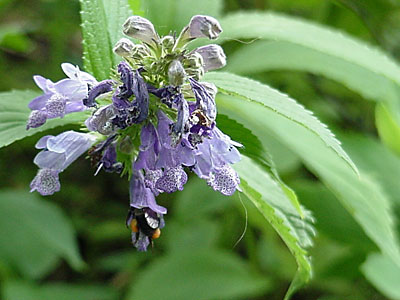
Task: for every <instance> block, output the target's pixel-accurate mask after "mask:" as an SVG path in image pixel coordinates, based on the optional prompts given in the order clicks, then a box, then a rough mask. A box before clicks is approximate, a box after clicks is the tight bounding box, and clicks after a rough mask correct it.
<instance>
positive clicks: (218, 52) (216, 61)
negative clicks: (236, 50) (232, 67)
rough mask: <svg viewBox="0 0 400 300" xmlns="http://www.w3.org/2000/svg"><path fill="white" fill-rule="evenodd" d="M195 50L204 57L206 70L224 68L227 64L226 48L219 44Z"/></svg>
mask: <svg viewBox="0 0 400 300" xmlns="http://www.w3.org/2000/svg"><path fill="white" fill-rule="evenodd" d="M195 52H197V53H199V54H200V55H201V56H202V57H203V67H204V71H205V72H208V71H212V70H216V69H219V68H222V67H224V66H225V65H226V56H225V53H224V50H223V49H222V47H221V46H219V45H214V44H212V45H207V46H203V47H200V48H197V49H196V50H195Z"/></svg>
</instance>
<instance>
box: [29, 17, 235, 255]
mask: <svg viewBox="0 0 400 300" xmlns="http://www.w3.org/2000/svg"><path fill="white" fill-rule="evenodd" d="M123 32H124V33H125V34H126V35H127V36H129V37H131V38H134V39H136V40H139V43H137V44H134V43H133V42H132V41H131V40H130V39H128V38H123V39H121V40H120V41H119V42H117V44H116V45H115V46H114V48H113V50H114V52H115V53H116V54H118V55H120V56H121V57H122V58H123V60H122V62H120V63H119V64H118V66H117V67H116V70H115V72H114V75H113V76H112V78H109V79H107V80H103V81H101V82H97V81H96V80H95V79H94V78H93V77H92V76H91V75H90V74H88V73H85V72H82V71H80V70H79V68H77V67H74V66H72V65H70V64H63V65H62V68H63V70H64V72H65V74H66V75H67V76H68V77H69V78H67V79H63V80H61V81H59V82H57V83H53V82H51V81H50V80H48V79H45V78H43V77H40V76H35V77H34V80H35V82H36V83H37V85H38V86H39V87H40V88H41V89H42V90H43V92H44V94H43V95H42V96H39V97H37V98H35V99H33V100H32V101H31V103H30V104H29V107H30V108H31V109H32V113H31V115H30V117H29V120H28V123H27V129H29V128H36V127H39V126H41V125H43V124H44V123H45V122H46V120H47V119H49V118H55V117H63V116H64V115H65V114H68V113H72V112H76V111H82V110H90V111H91V112H92V114H91V116H90V117H89V118H88V119H87V120H86V121H85V125H86V127H87V133H78V132H73V131H68V132H64V133H62V134H60V135H58V136H56V137H53V136H46V137H43V138H42V139H40V140H39V142H38V143H37V145H36V147H37V148H38V149H42V151H41V152H40V153H39V154H38V155H37V156H36V158H35V161H34V162H35V163H36V164H37V165H38V166H39V168H40V169H39V171H38V174H37V175H36V177H35V178H34V179H33V181H32V183H31V189H32V191H34V190H36V191H38V192H39V193H41V194H42V195H51V194H53V193H54V192H57V191H59V189H60V182H59V177H58V176H59V173H60V172H62V171H63V170H64V169H65V168H66V167H67V166H68V165H69V164H71V163H72V162H73V161H74V160H75V159H76V158H78V157H79V156H80V155H82V154H83V153H84V152H86V151H87V150H89V151H88V153H89V157H90V159H91V162H92V165H93V167H95V174H97V173H98V172H100V171H101V170H104V171H106V172H116V173H121V174H122V175H124V174H127V175H128V177H129V179H130V189H129V191H130V209H129V214H128V217H127V220H126V222H127V226H128V227H129V228H131V230H132V243H133V245H134V246H135V247H136V248H137V249H138V250H139V251H145V250H146V249H147V247H148V246H149V245H150V244H152V241H153V239H156V238H158V237H159V236H160V233H161V231H160V229H161V228H162V227H163V226H164V218H163V217H164V215H165V214H166V213H167V209H166V208H165V207H162V206H160V205H158V204H157V203H156V196H158V195H159V194H160V193H173V192H176V191H178V190H183V188H184V185H185V184H186V182H187V180H188V176H187V173H186V172H188V171H192V172H194V173H195V174H197V175H198V176H199V177H200V178H203V179H205V180H206V181H207V183H208V184H209V186H210V187H212V188H213V189H214V190H216V191H219V192H221V193H222V194H224V195H227V196H230V195H232V194H233V193H234V192H235V191H236V190H237V189H238V186H239V183H240V181H239V177H238V175H237V174H236V172H235V171H234V170H233V168H232V166H231V165H232V164H234V163H236V162H238V161H239V160H240V154H239V152H238V150H237V147H240V146H241V145H240V144H238V143H236V142H234V141H232V140H231V139H230V137H229V136H227V135H225V134H224V133H223V132H222V131H221V130H219V129H218V127H217V125H216V121H215V119H216V116H217V108H216V105H215V95H216V93H217V89H216V87H215V86H214V85H213V84H212V83H207V82H202V81H201V77H202V76H203V75H204V73H205V72H207V71H209V70H215V69H218V68H221V67H223V66H224V65H225V64H226V57H225V54H224V52H223V50H222V48H221V47H220V46H218V45H208V46H204V47H200V48H198V49H195V50H194V51H191V52H189V51H188V50H187V49H186V45H187V43H188V42H190V41H192V40H193V39H195V38H202V37H206V38H209V39H215V38H217V37H218V35H219V34H220V33H221V32H222V29H221V26H220V25H219V23H218V21H217V20H216V19H214V18H212V17H208V16H194V17H193V18H192V19H191V21H190V23H189V24H188V25H187V26H186V27H185V28H184V29H183V30H182V32H181V34H180V35H179V37H178V38H175V36H172V35H167V36H164V37H159V35H158V34H157V32H156V31H155V29H154V26H153V24H151V22H150V21H148V20H146V19H144V18H142V17H139V16H132V17H130V18H128V19H127V21H126V22H125V23H124V25H123Z"/></svg>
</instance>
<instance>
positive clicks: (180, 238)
mask: <svg viewBox="0 0 400 300" xmlns="http://www.w3.org/2000/svg"><path fill="white" fill-rule="evenodd" d="M142 2H144V1H142ZM146 2H147V4H143V3H142V6H139V5H138V4H137V3H136V2H135V1H131V3H130V4H131V6H132V8H133V9H134V11H135V8H136V11H140V13H141V14H144V15H145V16H148V17H149V18H150V19H151V20H152V21H154V22H155V24H156V28H157V29H158V30H159V31H160V32H163V31H164V32H163V33H167V32H168V28H166V26H163V25H162V24H163V22H164V20H166V19H168V20H169V21H168V22H169V23H168V24H174V25H176V26H177V28H180V27H182V26H184V25H185V24H186V23H187V22H188V21H189V18H187V17H186V16H184V17H183V15H184V14H182V15H179V14H176V15H175V16H174V11H172V12H171V11H170V10H168V9H167V8H165V7H163V1H159V0H151V1H146ZM177 3H178V4H179V5H197V6H198V8H199V11H198V13H202V10H204V9H205V10H206V11H209V10H212V11H215V14H214V15H215V16H216V17H218V16H219V15H225V14H227V13H229V12H233V11H239V10H263V11H268V10H273V11H276V12H282V13H285V14H289V15H293V16H299V17H302V18H305V19H308V20H312V21H315V22H317V23H321V24H325V25H328V26H331V27H335V28H337V29H340V30H342V31H344V32H347V33H349V34H351V35H352V36H356V37H358V38H360V39H362V40H365V41H368V42H369V43H371V44H375V45H378V46H380V47H381V48H383V49H385V50H386V51H387V52H388V53H390V54H392V56H394V57H397V58H400V55H399V53H400V52H399V49H400V7H399V3H398V2H397V1H396V0H392V1H390V0H368V1H357V0H340V1H322V0H296V1H291V0H225V1H221V2H219V1H215V2H214V1H211V0H210V1H204V2H203V1H197V2H196V1H184V0H182V1H177ZM195 3H196V4H195ZM146 5H147V6H146ZM179 5H177V7H178V8H179ZM149 7H152V9H151V10H149ZM205 7H206V8H205ZM178 8H176V7H175V9H178ZM180 16H181V17H180ZM79 23H80V17H79V2H78V1H75V0H68V1H65V0H24V1H22V0H21V1H17V0H14V1H13V0H0V78H1V80H0V91H8V90H10V89H36V90H37V88H36V87H35V85H34V83H33V80H32V76H33V75H35V74H40V75H42V76H44V77H47V78H50V79H52V80H53V81H56V80H59V79H61V78H62V77H63V74H62V71H61V68H60V64H61V63H62V62H71V63H73V64H77V65H80V66H82V60H81V53H82V46H81V39H82V37H81V33H80V25H79ZM258 42H259V41H244V42H243V41H242V42H238V41H226V42H225V43H224V44H223V47H224V49H225V51H226V53H227V56H228V70H229V59H230V57H232V56H234V55H238V53H239V52H238V51H239V50H242V49H244V48H245V47H246V46H247V45H248V44H256V43H258ZM236 58H237V57H236ZM240 59H241V60H242V61H243V64H246V59H247V57H246V56H243V57H240ZM239 69H240V68H239ZM241 74H244V75H246V76H250V77H252V78H255V79H257V80H259V81H262V82H265V83H267V84H268V85H270V86H272V87H275V88H277V89H279V90H281V91H282V92H285V93H287V94H289V95H290V96H291V97H293V98H294V99H297V100H298V101H299V102H301V103H302V104H303V105H305V106H306V107H307V108H308V109H310V110H312V111H314V112H315V114H316V115H317V116H318V117H319V118H320V119H321V120H322V121H323V122H324V123H326V124H328V125H329V127H330V128H331V129H332V130H333V131H334V132H335V133H336V134H337V135H338V137H339V139H340V140H342V141H343V144H344V148H345V150H346V151H348V153H349V154H350V156H351V157H352V159H353V160H354V161H355V162H356V164H357V165H358V166H359V167H360V168H362V169H363V170H365V171H366V172H367V173H368V174H369V175H370V177H371V179H372V180H376V181H377V182H379V183H381V184H382V186H383V187H384V189H385V193H387V194H388V197H389V198H390V200H392V203H393V204H392V205H393V207H394V208H395V209H396V211H397V212H398V213H399V215H400V209H399V204H400V196H398V182H399V180H400V159H399V157H398V156H397V155H396V154H395V151H392V152H391V151H390V150H389V149H388V148H387V147H385V146H384V145H383V144H382V143H381V142H379V140H378V134H377V129H376V127H375V103H372V102H368V101H365V99H363V98H361V96H359V95H357V94H355V93H354V92H352V91H350V90H349V89H347V88H346V87H344V86H342V85H340V84H338V83H336V82H333V81H331V80H328V79H325V78H323V77H321V76H316V75H313V74H309V73H305V72H299V71H290V70H276V71H268V72H265V71H263V70H262V69H257V70H254V71H249V70H246V71H244V72H241ZM71 128H73V129H78V128H77V127H75V128H74V127H71ZM66 129H67V128H66V127H64V128H58V129H55V130H52V131H51V132H49V133H51V134H57V133H59V132H62V131H64V130H66ZM225 130H226V131H227V133H229V128H226V129H225ZM40 136H41V135H35V136H32V137H29V138H26V139H25V140H23V141H18V142H16V143H14V144H12V145H11V146H8V147H6V148H2V149H0V299H4V300H47V299H61V300H63V299H65V300H70V299H71V300H72V299H73V300H80V299H82V300H114V299H124V300H125V299H126V300H134V299H135V300H142V299H143V300H152V299H160V300H163V299H176V300H179V299H188V300H189V299H199V300H206V299H210V300H211V299H254V300H256V299H271V300H275V299H276V300H278V299H283V297H284V295H285V292H286V290H287V288H288V286H289V284H290V282H291V280H292V278H293V276H294V274H295V271H296V264H295V261H294V259H293V257H292V255H291V254H290V253H289V251H288V250H287V248H286V246H285V245H284V244H283V242H282V241H281V239H280V238H279V237H278V236H277V234H276V233H275V231H274V230H273V229H272V227H271V226H270V225H269V224H268V223H267V222H266V221H265V219H264V218H263V217H262V216H261V215H260V213H259V212H258V211H257V210H256V209H255V208H254V207H253V205H252V203H251V202H250V201H247V199H246V198H245V197H244V196H242V197H241V199H239V197H238V194H236V195H235V196H234V197H230V198H229V197H224V196H221V195H220V194H218V193H215V192H213V191H212V190H211V189H210V188H209V187H208V186H207V185H206V183H205V182H203V181H200V180H198V179H197V178H196V177H194V176H192V177H191V178H190V180H189V182H188V184H187V185H186V186H185V190H184V191H183V192H179V193H174V194H172V195H163V197H160V199H159V203H160V204H161V205H164V206H166V207H168V210H169V213H168V215H167V217H166V224H167V226H166V227H165V228H164V229H163V231H162V236H161V238H160V239H159V240H156V241H155V247H154V248H153V249H150V250H149V251H148V252H147V253H138V252H136V251H135V250H134V249H133V248H132V247H131V244H130V232H129V230H128V229H126V227H125V224H124V221H125V217H126V214H127V208H128V203H129V195H128V181H127V180H125V179H121V178H119V177H118V176H117V175H115V174H105V173H100V174H99V175H98V176H96V177H93V173H94V170H93V169H91V168H90V164H89V163H88V161H87V160H85V158H84V157H82V158H80V159H79V160H78V161H77V162H75V163H74V164H73V165H71V166H70V167H69V168H68V169H67V170H66V171H65V172H63V173H62V174H61V176H60V179H61V184H62V190H61V192H59V193H57V194H55V195H54V196H51V197H48V198H43V197H40V196H38V195H37V194H29V193H28V190H29V183H30V181H31V179H32V178H33V177H34V176H35V174H36V171H37V168H36V166H35V165H34V164H33V162H32V160H33V158H34V156H35V155H36V153H37V150H35V149H34V144H35V142H36V141H37V140H38V139H39V137H40ZM390 143H392V144H393V143H394V146H392V147H391V148H392V149H396V147H397V146H396V145H397V143H398V141H389V142H388V143H387V144H390ZM389 146H390V145H389ZM270 151H271V152H272V154H273V156H274V160H275V162H276V164H277V166H278V169H279V171H280V174H281V175H282V178H283V179H284V181H285V182H286V183H287V184H288V185H289V186H291V187H292V188H294V189H295V191H296V192H297V194H298V196H299V199H300V201H301V203H302V204H303V205H304V206H305V207H307V208H308V209H310V210H311V211H312V212H313V214H314V217H315V220H316V228H317V231H318V233H317V235H316V237H315V239H314V247H312V248H311V249H310V253H311V255H312V257H313V258H312V262H313V266H314V277H313V279H312V281H311V282H310V284H309V285H307V286H306V287H305V288H303V289H302V290H300V291H299V292H298V293H297V294H296V295H295V296H294V297H293V299H296V300H297V299H299V300H303V299H304V300H314V299H319V300H335V299H336V300H339V299H349V300H358V299H360V300H363V299H365V300H383V299H395V297H394V296H392V297H393V298H389V297H391V296H390V293H387V292H385V290H384V289H383V290H382V289H381V290H380V291H378V290H376V289H375V287H373V286H372V285H371V283H369V282H368V281H367V280H366V279H365V277H364V275H363V274H362V273H361V271H360V266H361V264H362V263H363V262H364V261H365V259H366V257H367V254H368V253H370V252H372V251H374V250H376V246H374V244H373V243H372V242H371V241H370V240H369V238H368V237H366V235H365V234H364V233H363V231H362V229H361V228H360V226H359V225H358V224H357V223H356V222H355V221H354V220H353V219H352V218H351V217H350V214H349V213H348V212H347V211H346V210H345V209H344V208H343V207H342V206H341V205H340V204H339V202H338V201H337V200H336V199H335V196H334V195H333V194H332V193H331V192H330V191H329V190H328V189H327V188H325V187H324V186H323V185H322V184H321V182H319V181H318V179H317V178H316V177H315V176H314V175H312V173H310V172H309V171H308V170H307V169H306V168H305V166H304V165H303V164H302V163H301V161H300V159H299V158H298V157H297V156H296V155H294V154H293V153H292V152H290V151H289V150H287V149H286V148H284V147H283V146H282V145H280V144H279V143H276V142H274V143H273V142H271V149H270ZM241 200H242V201H243V204H244V206H245V207H246V209H245V208H244V207H243V205H242V203H241ZM246 211H247V213H248V218H247V219H246ZM246 222H247V223H248V226H247V230H246V232H245V235H244V237H243V239H242V240H241V241H240V242H239V243H238V245H237V246H236V247H234V245H235V243H236V242H237V241H238V240H239V238H240V236H241V234H242V232H243V230H244V229H245V228H246ZM394 280H395V281H394V283H396V278H394ZM398 284H399V285H400V278H398ZM382 293H384V294H386V297H385V296H384V295H383V294H382ZM397 299H398V298H397Z"/></svg>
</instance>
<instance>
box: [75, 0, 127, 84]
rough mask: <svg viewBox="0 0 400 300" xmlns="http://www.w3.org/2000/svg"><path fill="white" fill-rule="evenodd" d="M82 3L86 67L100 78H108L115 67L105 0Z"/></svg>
mask: <svg viewBox="0 0 400 300" xmlns="http://www.w3.org/2000/svg"><path fill="white" fill-rule="evenodd" d="M115 2H119V1H115ZM80 3H81V19H82V25H81V26H82V35H83V61H84V65H85V69H86V71H88V72H89V73H91V74H93V75H94V76H95V77H96V78H97V79H98V80H103V79H106V78H108V76H109V74H110V70H111V68H112V67H113V53H112V48H111V47H112V45H111V40H110V35H109V31H108V29H109V27H108V21H107V17H106V13H105V10H104V4H103V0H80Z"/></svg>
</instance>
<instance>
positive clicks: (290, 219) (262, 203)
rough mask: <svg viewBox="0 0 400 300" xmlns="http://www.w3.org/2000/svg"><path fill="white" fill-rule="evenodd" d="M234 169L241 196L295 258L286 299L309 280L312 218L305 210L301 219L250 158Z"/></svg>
mask: <svg viewBox="0 0 400 300" xmlns="http://www.w3.org/2000/svg"><path fill="white" fill-rule="evenodd" d="M234 168H235V170H237V172H238V174H239V176H240V179H241V188H242V190H243V193H244V194H245V195H246V196H247V197H248V198H249V199H250V200H251V201H252V202H253V203H254V205H255V206H256V207H257V208H258V210H259V211H260V212H261V213H262V214H263V215H264V217H265V218H266V219H267V220H268V222H269V223H270V224H271V225H272V227H273V228H274V229H275V230H276V232H277V233H278V234H279V235H280V237H281V238H282V240H283V241H284V242H285V244H286V245H287V247H288V248H289V250H290V252H291V253H292V254H293V256H294V257H295V259H296V262H297V265H298V272H297V274H296V276H295V278H294V280H293V282H292V284H291V286H290V288H289V290H288V293H287V296H286V298H285V299H289V298H290V296H291V294H292V293H293V292H294V291H295V290H296V289H298V288H299V287H301V286H302V285H304V284H305V283H307V282H308V281H309V279H310V277H311V264H310V260H309V257H308V254H307V251H306V248H307V247H309V246H311V245H312V236H313V235H315V231H314V228H313V226H312V225H311V224H310V223H311V222H312V221H313V219H312V217H311V215H310V213H309V212H308V211H306V210H304V214H305V218H304V219H301V218H300V216H299V215H298V212H297V211H296V209H295V207H294V206H293V205H292V203H291V201H290V200H289V199H288V197H287V196H286V194H285V192H284V191H283V190H282V188H281V187H280V185H279V183H277V182H276V181H274V180H273V178H272V177H271V176H270V175H269V174H268V173H267V172H265V171H263V169H262V168H260V167H259V166H258V165H257V164H256V163H254V162H253V161H252V160H251V159H249V158H246V157H243V158H242V161H240V162H239V163H237V164H235V165H234Z"/></svg>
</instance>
